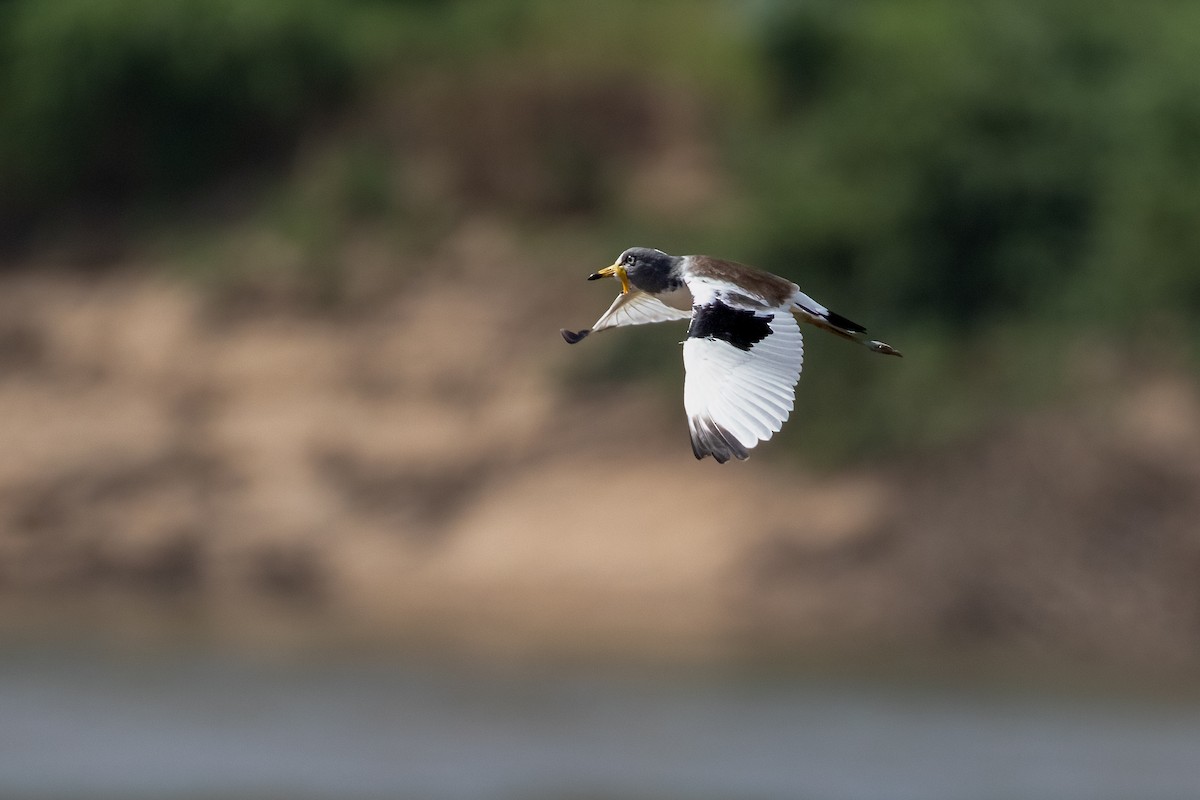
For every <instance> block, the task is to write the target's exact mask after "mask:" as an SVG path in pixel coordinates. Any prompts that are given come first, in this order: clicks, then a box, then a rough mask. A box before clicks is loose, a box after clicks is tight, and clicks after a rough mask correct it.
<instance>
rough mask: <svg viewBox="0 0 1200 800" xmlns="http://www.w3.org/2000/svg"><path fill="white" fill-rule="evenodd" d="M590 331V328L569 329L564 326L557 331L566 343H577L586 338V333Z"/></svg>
mask: <svg viewBox="0 0 1200 800" xmlns="http://www.w3.org/2000/svg"><path fill="white" fill-rule="evenodd" d="M591 332H592V331H591V329H590V328H584V329H583V330H581V331H569V330H567V329H566V328H563V329H562V330H560V331H559V333H561V334H562V337H563V341H564V342H566V343H567V344H578V343H579V342H582V341H583V340H584V339H586V338H587V335H588V334H589V333H591Z"/></svg>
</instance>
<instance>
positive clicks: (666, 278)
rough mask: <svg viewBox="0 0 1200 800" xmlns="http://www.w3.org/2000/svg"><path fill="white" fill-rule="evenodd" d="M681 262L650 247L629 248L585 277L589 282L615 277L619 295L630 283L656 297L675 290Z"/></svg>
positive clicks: (680, 259)
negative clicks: (617, 281) (597, 270)
mask: <svg viewBox="0 0 1200 800" xmlns="http://www.w3.org/2000/svg"><path fill="white" fill-rule="evenodd" d="M682 263H683V259H682V258H680V257H679V256H673V255H670V254H668V253H664V252H663V251H662V250H655V249H654V248H651V247H631V248H629V249H628V250H626V251H625V252H624V253H621V255H620V257H618V258H617V260H616V262H615V263H614V264H613V265H612V266H609V267H605V268H604V269H602V270H600V271H599V272H593V273H592V274H591V275H589V276H588V280H589V281H594V280H599V279H600V278H616V279H617V280H619V281H620V282H621V293H622V294H627V293H628V292H629V287H630V285H631V284H632V285H633V286H634V287H635V288H637V289H641V290H642V291H644V292H650V293H652V294H658V293H659V292H665V291H670V290H671V289H672V288H677V287H678V285H679V282H680V279H679V267H680V265H681V264H682Z"/></svg>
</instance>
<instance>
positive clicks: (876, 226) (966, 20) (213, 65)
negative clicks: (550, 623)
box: [0, 0, 1200, 460]
mask: <svg viewBox="0 0 1200 800" xmlns="http://www.w3.org/2000/svg"><path fill="white" fill-rule="evenodd" d="M1197 52H1200V5H1196V4H1187V3H1177V2H1167V1H1166V0H1163V1H1162V2H1149V3H1139V4H1133V3H1119V2H1115V1H1114V2H1093V1H1091V0H978V2H971V3H962V2H956V1H955V0H895V1H892V2H884V1H883V0H879V1H878V2H874V1H872V0H857V1H854V0H809V1H808V2H805V3H792V2H785V1H784V0H778V1H777V2H765V1H764V2H755V3H738V2H732V1H730V2H717V0H711V1H705V2H699V1H698V2H684V1H683V0H676V1H674V2H661V3H637V2H624V1H623V0H622V1H620V2H613V3H604V4H600V3H584V2H575V1H568V2H550V1H549V0H514V1H513V2H508V3H493V2H486V1H485V0H457V2H454V1H453V0H447V1H446V2H434V0H422V1H420V2H418V1H417V0H409V2H386V1H385V0H355V1H354V2H324V1H322V0H298V1H297V2H268V1H266V0H264V1H263V2H239V0H207V1H206V2H200V1H199V0H194V1H189V0H157V2H151V0H109V1H108V2H103V3H98V2H89V0H58V2H54V3H45V2H39V1H38V0H0V98H3V99H2V100H0V186H2V187H3V193H2V194H0V242H3V241H5V240H7V241H9V242H12V241H24V240H26V239H28V237H29V236H30V235H31V233H30V232H34V233H36V232H37V231H38V230H40V229H43V228H44V226H45V225H46V223H47V221H48V220H50V221H54V220H57V219H59V218H61V217H62V215H63V214H64V213H66V212H68V211H71V210H73V209H77V208H79V207H80V206H82V207H85V208H88V207H102V208H109V209H111V208H117V209H128V208H157V207H159V206H160V205H162V204H163V203H164V201H165V202H166V203H167V205H168V207H169V205H170V201H171V200H172V199H173V198H179V197H189V196H193V195H195V194H196V193H198V192H199V193H203V192H205V191H209V190H211V189H212V188H213V187H214V186H217V185H219V184H220V182H221V181H223V180H226V179H228V178H229V177H230V176H231V175H236V174H238V173H239V172H243V171H247V170H251V171H257V172H260V173H261V172H263V171H265V172H266V173H267V175H268V176H274V177H270V178H269V179H268V181H267V183H268V189H267V190H265V191H263V192H262V193H261V195H260V196H259V197H258V199H257V201H256V202H255V204H254V207H255V208H256V209H257V210H256V211H252V212H251V222H252V224H257V225H261V226H264V227H266V228H268V229H273V230H276V231H277V232H278V233H279V235H280V236H283V237H284V238H287V239H289V240H292V241H297V242H298V243H299V244H298V246H299V247H300V248H301V249H302V250H304V251H305V252H309V253H313V254H315V255H314V256H313V257H312V258H310V259H307V261H306V260H305V259H301V262H303V263H316V264H320V265H327V266H328V265H329V264H333V265H334V266H331V267H328V268H326V267H321V268H320V269H316V270H315V271H314V274H315V275H317V276H318V277H317V278H315V279H316V280H319V281H324V282H330V281H333V282H336V274H337V270H338V268H339V267H338V266H337V260H338V257H337V255H336V253H337V250H338V246H339V242H341V241H342V240H344V239H345V238H347V237H349V236H351V235H353V232H354V231H357V230H360V229H362V228H363V227H364V226H365V227H368V228H372V229H387V230H388V231H391V232H392V235H395V236H399V237H408V238H407V239H404V242H405V243H406V244H405V246H411V245H413V243H416V244H417V245H418V246H419V245H420V243H421V242H422V241H427V240H428V239H429V238H431V237H436V236H437V235H438V234H439V232H444V231H447V230H450V229H452V228H453V226H454V224H455V222H456V221H457V220H460V219H462V218H464V217H467V216H470V215H472V214H479V213H483V214H488V215H492V216H497V217H500V218H502V219H507V220H508V221H509V222H510V223H511V224H512V225H513V226H514V228H515V229H516V230H519V231H522V232H523V235H525V236H527V237H530V238H536V237H537V236H539V235H540V234H539V231H543V232H544V231H546V230H547V229H549V228H560V229H561V228H564V227H565V228H567V229H570V230H572V231H576V232H579V233H578V237H579V242H580V246H579V249H580V252H581V253H582V254H586V257H587V258H590V257H592V256H593V254H594V253H596V252H598V251H608V250H612V251H614V252H616V251H618V250H619V249H621V247H623V246H625V245H628V244H635V243H636V244H649V245H654V246H658V247H662V248H663V249H667V250H671V251H676V252H711V253H715V254H720V255H723V256H726V257H731V258H735V259H738V260H742V261H747V262H749V263H754V264H757V265H760V266H762V267H764V268H767V269H771V270H773V271H776V272H779V273H780V274H784V275H787V276H789V277H792V278H793V279H795V280H797V281H798V282H799V283H801V285H803V286H804V287H805V289H806V290H808V291H809V292H810V293H811V294H813V295H814V296H815V297H817V298H818V299H820V300H821V301H822V302H825V303H826V304H827V305H829V306H831V307H833V308H835V309H837V310H838V311H840V312H842V313H844V314H846V315H847V316H849V317H851V318H852V319H856V320H860V321H862V322H864V323H866V324H868V325H869V326H870V327H871V329H872V332H873V333H876V334H877V335H879V336H880V337H881V338H884V339H886V340H888V341H890V342H892V343H894V344H896V345H897V346H899V347H900V348H901V349H903V350H905V352H906V353H907V355H908V358H907V359H906V360H905V361H902V362H892V361H888V362H881V361H880V360H878V359H874V358H871V357H863V358H860V357H859V356H862V355H863V354H862V353H859V352H852V351H849V350H847V349H845V348H844V347H842V346H841V345H840V344H839V343H838V342H836V341H832V340H831V341H828V342H824V341H823V342H820V343H819V344H817V343H814V344H812V346H810V348H809V354H808V370H809V373H810V379H809V380H806V381H803V382H802V383H801V389H800V394H799V408H800V411H799V413H798V418H799V424H798V426H797V427H798V428H799V429H800V430H799V432H798V433H797V434H795V435H794V436H792V437H791V440H792V441H795V442H797V443H798V445H799V447H798V449H803V451H804V452H805V453H807V454H808V455H809V456H811V457H813V458H816V459H818V460H841V459H845V458H851V457H857V456H863V455H868V454H870V453H872V452H875V451H878V450H879V449H880V448H885V449H887V448H901V447H907V446H912V445H928V444H931V443H938V442H944V441H949V440H953V439H954V438H956V437H959V436H962V435H964V434H966V433H969V432H970V431H972V430H975V429H977V428H978V427H979V426H980V425H982V424H985V423H986V422H987V421H989V420H992V419H995V418H996V416H997V415H1002V414H1005V413H1009V412H1010V411H1011V410H1012V409H1021V408H1024V407H1028V406H1030V405H1036V404H1037V403H1042V402H1046V401H1048V400H1051V399H1054V398H1056V397H1063V396H1068V395H1069V394H1070V393H1071V392H1072V391H1073V390H1076V389H1078V388H1079V386H1080V383H1079V381H1080V380H1082V379H1081V378H1080V377H1079V371H1080V368H1079V361H1080V359H1079V358H1078V355H1079V353H1080V352H1081V347H1082V348H1083V349H1084V350H1086V351H1088V352H1098V351H1103V352H1112V353H1114V354H1116V356H1114V357H1118V358H1119V357H1120V356H1121V354H1128V353H1132V352H1133V350H1132V349H1131V348H1132V347H1133V345H1131V344H1130V343H1132V342H1136V343H1137V346H1138V347H1139V348H1145V347H1146V346H1147V343H1149V344H1148V346H1149V347H1150V348H1152V349H1153V350H1154V351H1155V352H1164V353H1168V352H1169V353H1171V354H1172V355H1167V356H1164V359H1166V360H1167V361H1170V360H1171V359H1172V358H1184V359H1186V358H1194V355H1193V354H1194V353H1195V352H1196V344H1197V341H1198V337H1197V333H1198V330H1197V324H1196V320H1197V319H1198V317H1200V269H1198V268H1197V265H1198V264H1200V224H1197V222H1198V220H1200V60H1197V58H1196V53H1197ZM321 129H327V130H331V131H332V133H330V134H329V135H328V136H327V139H328V140H330V141H329V142H328V143H327V144H326V146H325V149H324V150H323V151H322V153H323V155H322V156H321V157H320V158H317V159H314V160H313V161H312V163H311V164H310V165H309V168H308V169H306V170H297V169H296V168H294V167H293V165H292V164H293V158H294V156H295V154H296V148H297V145H298V143H299V142H301V141H302V140H303V138H304V137H305V136H306V135H312V133H313V131H317V130H321ZM680 131H682V133H680ZM680 136H682V137H683V138H684V139H685V140H687V139H688V138H689V137H690V138H691V139H698V140H700V141H701V142H702V143H703V144H706V145H711V147H712V148H713V149H714V150H715V152H716V153H717V154H718V157H717V165H716V170H717V171H718V173H719V175H718V178H719V179H718V181H717V184H718V187H719V190H718V191H717V193H716V196H715V197H713V198H709V200H708V201H707V202H706V203H700V206H699V207H698V208H697V209H689V208H687V206H686V204H684V210H683V211H679V210H675V211H670V210H668V211H663V210H661V209H656V208H655V207H654V206H653V204H651V206H650V207H649V208H648V207H647V204H646V203H645V202H635V201H634V200H631V199H630V194H629V192H627V191H625V189H626V186H627V184H629V183H631V182H633V181H635V180H637V179H638V178H639V174H640V173H639V171H640V170H642V169H644V168H645V167H646V163H647V160H648V158H649V157H648V156H647V154H648V153H649V154H653V153H655V152H658V151H659V150H662V149H663V148H664V145H663V142H664V141H673V140H674V139H679V138H680ZM672 137H674V139H673V138H672ZM431 176H432V177H431ZM271 187H273V188H271ZM651 194H653V192H651ZM255 214H257V216H254V215H255ZM581 223H582V224H581ZM559 235H561V234H559ZM217 251H220V248H217ZM592 266H594V265H593V264H591V262H590V261H589V262H588V263H587V264H581V265H580V267H579V268H580V269H581V270H584V269H588V268H590V267H592ZM331 276H332V277H331ZM583 290H584V288H583V287H582V286H581V291H583ZM332 294H333V295H334V296H336V294H337V292H336V291H332ZM598 310H599V309H598ZM546 324H547V329H548V330H553V329H555V328H556V327H557V326H558V324H559V323H558V321H556V320H547V323H546ZM629 342H631V343H625V344H623V343H622V342H621V341H620V337H617V336H613V337H612V338H611V339H610V340H608V341H607V342H606V343H605V344H604V345H603V346H601V345H596V346H595V348H594V352H592V353H591V354H584V355H581V358H582V359H584V364H583V366H582V367H581V370H580V373H579V376H577V377H587V378H589V379H591V380H594V381H603V380H626V379H630V378H633V377H635V376H643V375H646V374H648V373H654V372H656V371H660V370H659V367H660V365H663V364H666V363H668V360H672V361H673V360H674V359H676V358H677V357H678V354H677V352H675V351H674V350H673V349H671V348H666V349H665V350H664V352H663V353H662V354H661V360H657V361H656V360H655V359H653V358H651V359H650V360H649V361H648V360H647V355H646V353H645V351H646V350H647V348H645V347H643V346H642V344H643V340H642V339H641V338H640V337H636V336H634V337H630V338H629ZM1139 352H1144V349H1143V350H1140V351H1139ZM635 356H636V357H635ZM664 369H665V368H664ZM670 374H674V372H673V371H670ZM676 388H677V387H676Z"/></svg>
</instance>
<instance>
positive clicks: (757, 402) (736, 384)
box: [683, 282, 804, 463]
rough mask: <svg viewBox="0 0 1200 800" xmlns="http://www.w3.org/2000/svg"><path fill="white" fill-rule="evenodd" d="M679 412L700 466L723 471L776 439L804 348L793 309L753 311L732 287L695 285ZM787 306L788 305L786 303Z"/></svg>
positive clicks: (792, 400) (789, 409) (790, 403)
mask: <svg viewBox="0 0 1200 800" xmlns="http://www.w3.org/2000/svg"><path fill="white" fill-rule="evenodd" d="M691 288H692V292H693V294H694V295H695V297H696V300H695V303H696V305H695V306H694V309H693V319H692V325H691V327H690V328H689V329H688V339H687V341H685V342H684V345H683V363H684V367H685V368H686V370H687V378H686V380H685V382H684V389H683V405H684V409H685V410H686V411H687V416H688V427H689V429H690V430H691V434H692V450H693V451H694V452H695V454H696V457H697V458H703V457H704V456H706V455H711V456H713V458H715V459H716V460H717V461H719V462H722V463H724V462H725V461H728V460H729V459H730V458H731V457H733V458H739V459H742V458H746V457H747V456H748V455H749V452H748V451H749V450H750V449H751V448H753V447H754V446H755V445H757V444H758V443H759V442H761V441H766V440H767V439H770V438H771V436H773V435H774V434H775V433H778V432H779V430H780V428H781V427H782V426H783V423H784V421H785V420H786V419H787V418H788V416H789V415H790V414H791V412H792V409H793V408H794V406H795V387H796V381H797V380H799V378H800V370H801V367H802V366H803V363H804V341H803V338H802V336H801V334H800V327H799V326H798V325H797V324H796V320H795V318H794V317H793V316H792V313H791V310H790V308H765V307H762V306H759V307H753V301H752V302H750V303H747V302H745V301H747V300H750V298H747V297H746V296H745V295H744V294H741V293H740V292H739V291H738V290H737V288H736V287H728V288H729V289H730V290H731V291H725V289H726V286H722V285H720V284H716V285H714V284H711V283H707V282H705V284H704V285H702V286H701V285H692V287H691ZM789 305H790V303H789Z"/></svg>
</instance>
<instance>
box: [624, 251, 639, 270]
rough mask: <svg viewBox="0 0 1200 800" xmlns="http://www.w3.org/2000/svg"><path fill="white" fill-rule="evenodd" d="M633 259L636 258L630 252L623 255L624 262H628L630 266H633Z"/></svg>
mask: <svg viewBox="0 0 1200 800" xmlns="http://www.w3.org/2000/svg"><path fill="white" fill-rule="evenodd" d="M634 261H637V259H636V258H634V257H633V254H632V253H630V254H629V255H627V256H625V263H626V264H628V265H629V266H631V267H632V266H633V262H634Z"/></svg>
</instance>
